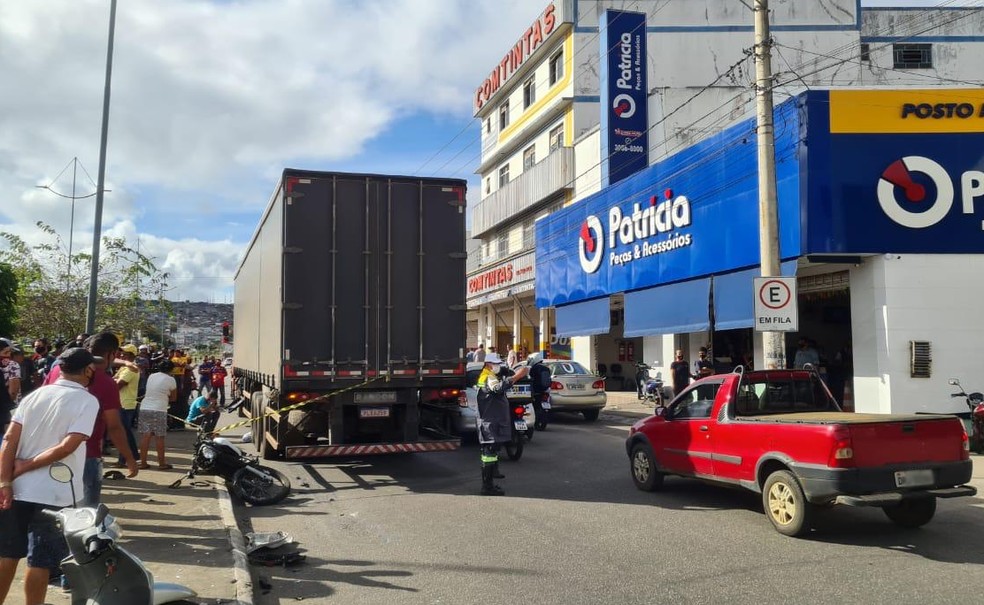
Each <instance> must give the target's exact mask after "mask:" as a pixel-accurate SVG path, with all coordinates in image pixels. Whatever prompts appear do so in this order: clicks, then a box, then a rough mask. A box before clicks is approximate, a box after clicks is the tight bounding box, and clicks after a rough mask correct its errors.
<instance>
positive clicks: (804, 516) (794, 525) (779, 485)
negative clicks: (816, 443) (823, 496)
mask: <svg viewBox="0 0 984 605" xmlns="http://www.w3.org/2000/svg"><path fill="white" fill-rule="evenodd" d="M762 505H763V507H764V508H765V514H766V516H767V517H769V521H771V522H772V526H773V527H775V528H776V531H778V532H779V533H780V534H783V535H785V536H799V535H802V534H804V533H806V532H808V531H810V519H811V517H812V513H813V505H812V504H810V503H809V502H807V501H806V495H805V494H804V493H803V488H802V487H800V484H799V481H797V480H796V477H794V476H793V474H792V473H790V472H789V471H776V472H774V473H772V474H771V475H769V477H768V478H767V479H766V480H765V485H764V486H763V487H762Z"/></svg>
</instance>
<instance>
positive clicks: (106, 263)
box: [0, 221, 171, 339]
mask: <svg viewBox="0 0 984 605" xmlns="http://www.w3.org/2000/svg"><path fill="white" fill-rule="evenodd" d="M37 226H38V229H39V230H40V231H41V233H42V236H43V238H42V241H41V243H39V244H35V245H30V244H28V243H27V242H25V241H24V239H23V238H21V237H19V236H17V235H14V234H12V233H7V232H0V239H2V240H4V241H5V242H6V243H7V247H6V249H5V250H0V263H5V264H7V265H9V266H10V267H11V269H12V271H13V274H14V276H15V278H16V280H17V289H16V304H15V316H16V323H15V324H14V328H13V333H14V335H16V336H18V337H27V338H33V337H36V336H42V335H43V336H48V337H64V338H74V337H75V335H77V334H79V333H81V332H82V331H83V330H84V329H85V320H86V305H87V298H88V293H89V275H90V271H91V266H92V265H91V262H92V255H91V254H90V253H88V252H78V253H75V254H73V255H72V257H71V259H69V258H68V252H67V248H66V246H65V242H64V240H63V239H62V237H61V236H60V235H59V234H58V233H57V232H56V231H55V230H54V229H53V228H52V227H51V226H50V225H47V224H45V223H43V222H41V221H39V222H38V223H37ZM167 279H168V274H167V273H164V272H161V271H160V270H159V269H158V268H157V266H156V265H155V264H154V262H153V260H152V259H151V258H149V257H147V256H146V255H144V254H142V253H140V252H138V251H137V250H136V249H134V248H131V247H130V246H128V245H127V243H126V241H125V240H124V239H123V238H111V237H104V238H103V240H102V250H101V252H100V255H99V283H98V292H97V301H96V329H97V331H103V330H109V331H112V332H115V333H117V334H119V335H121V336H123V337H124V338H127V339H130V338H133V337H134V336H135V335H136V334H137V333H138V332H144V333H147V332H149V331H151V330H150V329H151V328H152V327H153V326H154V325H155V323H156V324H157V325H159V324H160V318H161V317H162V316H170V315H171V307H170V305H169V304H168V303H167V301H165V300H163V297H162V296H161V294H162V293H163V292H164V291H166V289H167Z"/></svg>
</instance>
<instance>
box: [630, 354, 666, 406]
mask: <svg viewBox="0 0 984 605" xmlns="http://www.w3.org/2000/svg"><path fill="white" fill-rule="evenodd" d="M636 392H637V395H638V397H639V399H641V400H643V401H645V402H647V403H651V404H653V406H654V407H662V406H663V404H664V401H663V374H662V372H656V375H655V376H653V367H652V366H650V365H649V364H647V363H645V362H642V361H638V362H636Z"/></svg>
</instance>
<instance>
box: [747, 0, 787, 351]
mask: <svg viewBox="0 0 984 605" xmlns="http://www.w3.org/2000/svg"><path fill="white" fill-rule="evenodd" d="M754 2H755V5H754V8H753V9H752V10H753V11H754V13H755V108H756V126H757V133H758V136H757V138H758V191H759V255H760V262H761V265H762V277H776V276H779V275H780V274H781V268H780V265H779V216H778V210H777V203H776V141H775V128H774V124H773V116H772V38H771V35H770V33H769V0H754ZM762 354H763V359H764V361H765V368H766V369H769V368H783V367H785V365H786V343H785V338H784V336H783V333H782V332H764V333H763V334H762Z"/></svg>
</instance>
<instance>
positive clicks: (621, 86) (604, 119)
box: [598, 10, 649, 185]
mask: <svg viewBox="0 0 984 605" xmlns="http://www.w3.org/2000/svg"><path fill="white" fill-rule="evenodd" d="M598 39H599V40H600V44H601V59H600V60H599V61H598V64H599V65H600V70H601V77H600V80H601V140H602V141H604V148H603V149H602V151H601V178H602V184H603V185H609V184H613V183H617V182H619V181H621V180H622V179H624V178H625V177H627V176H629V175H631V174H634V173H636V172H638V171H640V170H642V169H644V168H645V167H646V166H648V165H649V112H648V105H647V103H648V97H649V94H648V93H649V88H648V86H647V84H646V79H647V78H646V58H647V54H646V14H645V13H633V12H626V11H617V10H606V11H605V14H604V15H603V16H602V18H601V22H600V24H599V33H598Z"/></svg>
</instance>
